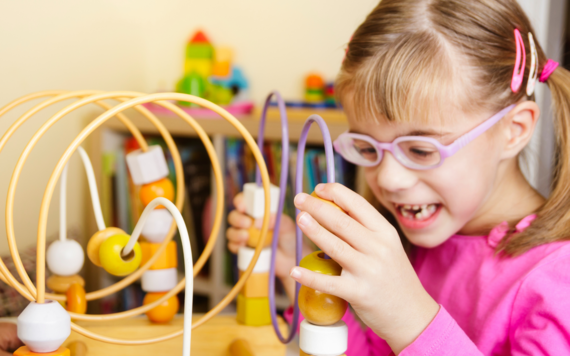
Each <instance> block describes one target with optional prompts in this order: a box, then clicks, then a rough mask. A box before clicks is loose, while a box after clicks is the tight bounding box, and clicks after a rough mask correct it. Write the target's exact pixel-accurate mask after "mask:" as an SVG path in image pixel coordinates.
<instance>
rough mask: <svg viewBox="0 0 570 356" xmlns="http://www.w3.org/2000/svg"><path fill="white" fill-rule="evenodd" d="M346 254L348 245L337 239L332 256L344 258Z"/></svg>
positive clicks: (332, 249)
mask: <svg viewBox="0 0 570 356" xmlns="http://www.w3.org/2000/svg"><path fill="white" fill-rule="evenodd" d="M345 252H346V245H345V244H344V242H342V241H340V240H339V239H337V240H336V241H335V242H334V243H333V245H332V247H331V255H333V256H342V255H344V253H345Z"/></svg>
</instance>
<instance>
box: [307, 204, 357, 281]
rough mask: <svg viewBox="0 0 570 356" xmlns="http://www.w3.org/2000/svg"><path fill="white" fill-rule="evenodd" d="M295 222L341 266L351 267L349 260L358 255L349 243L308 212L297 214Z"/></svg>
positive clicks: (353, 259) (351, 260) (355, 258)
mask: <svg viewBox="0 0 570 356" xmlns="http://www.w3.org/2000/svg"><path fill="white" fill-rule="evenodd" d="M333 209H334V208H333ZM339 213H340V212H339ZM340 214H342V213H340ZM297 223H298V224H299V227H300V228H301V230H302V231H303V233H304V234H305V235H307V237H308V238H309V239H311V241H313V242H314V243H315V244H316V245H317V246H319V247H320V248H321V250H323V252H324V253H326V254H327V255H329V256H330V257H331V258H332V259H333V260H335V261H336V262H338V263H339V264H340V265H341V266H342V267H343V268H347V269H349V270H350V269H351V265H352V263H351V262H353V261H355V260H357V258H358V257H357V252H356V251H355V250H354V249H353V248H352V247H351V246H350V245H349V244H347V243H346V242H345V241H343V240H341V239H339V238H338V237H336V236H335V235H333V234H332V233H331V232H329V231H328V230H327V229H325V228H324V227H322V226H321V225H320V224H319V223H318V222H317V221H316V220H315V219H313V217H312V216H311V215H310V214H309V213H306V212H302V213H301V214H299V216H298V218H297Z"/></svg>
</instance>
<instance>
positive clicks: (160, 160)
mask: <svg viewBox="0 0 570 356" xmlns="http://www.w3.org/2000/svg"><path fill="white" fill-rule="evenodd" d="M127 166H128V167H129V172H130V173H131V178H132V179H133V183H135V184H136V185H140V184H147V183H152V182H156V181H157V180H159V179H162V178H164V177H166V176H168V165H167V164H166V159H165V158H164V152H163V151H162V147H160V146H158V145H154V146H149V147H148V151H146V152H143V151H142V150H136V151H133V152H131V153H129V154H128V155H127Z"/></svg>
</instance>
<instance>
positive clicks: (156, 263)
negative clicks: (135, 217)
mask: <svg viewBox="0 0 570 356" xmlns="http://www.w3.org/2000/svg"><path fill="white" fill-rule="evenodd" d="M38 98H43V99H44V100H43V101H42V102H41V103H39V104H37V105H36V106H34V107H33V108H32V109H30V110H28V111H27V112H26V113H25V114H24V115H23V116H21V117H20V118H19V119H18V120H16V121H15V122H14V124H12V126H10V128H9V129H8V130H7V131H6V133H4V135H3V136H2V137H1V138H0V151H1V150H2V148H4V147H5V145H6V143H7V142H8V140H9V139H10V138H11V137H12V135H13V134H14V132H15V131H16V130H17V129H18V128H19V127H20V126H21V125H22V124H23V123H24V122H26V120H28V119H29V118H30V117H31V116H33V115H34V114H35V113H37V112H39V111H41V110H42V109H44V108H46V107H49V106H51V105H53V104H56V103H59V102H61V101H64V100H69V99H73V98H76V99H79V100H78V101H76V102H74V103H72V104H70V105H68V106H66V107H65V108H63V109H61V110H60V111H59V112H57V113H56V114H55V115H54V116H52V117H51V118H50V119H49V120H48V121H47V122H46V123H44V124H43V125H42V127H41V128H40V129H39V130H38V131H37V132H36V133H35V134H34V136H33V137H32V139H31V140H30V142H29V143H28V144H27V146H26V148H25V149H24V152H23V153H22V155H21V156H20V158H19V160H18V162H17V164H16V168H15V169H14V173H13V175H12V179H11V183H10V186H9V189H8V197H7V209H6V227H7V239H8V244H9V246H10V249H11V251H12V256H13V258H14V264H15V266H16V269H17V271H18V274H19V276H20V278H21V280H22V282H23V284H22V283H20V282H19V281H18V280H17V279H16V278H15V277H14V276H13V275H12V274H11V273H10V271H8V269H7V268H6V266H5V264H4V263H3V262H2V261H1V260H0V280H2V281H3V282H5V283H7V284H8V285H10V286H12V287H13V288H15V289H16V290H17V291H18V292H19V293H20V294H22V295H23V296H25V297H26V298H27V299H29V300H30V301H31V303H30V304H29V305H28V307H27V308H26V309H25V310H24V312H23V313H22V314H21V315H20V317H19V318H18V336H19V337H20V339H21V340H22V341H24V343H25V344H26V346H24V347H22V348H20V349H19V350H18V351H16V353H15V355H44V356H45V355H54V356H55V355H69V350H68V349H66V348H64V347H62V344H63V342H64V341H65V340H66V339H67V338H68V336H69V335H70V332H71V330H74V331H75V332H77V333H79V334H82V335H85V336H87V337H89V338H92V339H95V340H98V341H102V342H107V343H113V344H118V345H143V344H148V343H155V342H160V341H164V340H168V339H172V338H175V337H177V336H179V335H183V354H184V355H189V354H190V342H191V330H192V328H191V327H192V320H191V316H192V295H193V276H195V275H196V274H197V273H199V272H200V270H201V268H202V267H203V266H204V263H205V262H206V260H207V258H208V257H209V255H210V253H211V251H212V249H213V245H214V244H215V242H216V238H217V236H218V233H219V230H220V225H221V222H222V218H223V196H224V187H223V177H222V173H221V169H220V165H219V162H218V160H217V156H216V152H215V150H214V148H213V145H212V143H211V141H210V139H209V137H208V136H207V134H206V133H205V132H204V130H203V129H202V128H201V127H200V126H199V125H198V124H197V123H196V121H194V120H193V119H192V118H191V117H190V116H189V115H188V114H186V113H185V112H184V111H183V110H181V109H180V108H179V107H177V106H175V105H173V104H171V103H170V102H169V100H178V101H188V102H192V103H195V104H198V105H201V106H203V107H206V108H208V109H210V110H213V111H215V112H217V113H218V114H219V115H221V116H222V117H224V118H225V119H226V120H228V121H229V122H230V123H232V124H233V125H234V126H235V127H236V128H237V129H238V131H239V132H241V133H242V134H243V135H244V138H245V140H246V142H247V143H248V144H249V145H250V148H251V150H252V152H253V154H254V157H255V159H256V160H257V161H258V164H259V165H260V167H261V179H262V185H263V187H264V190H265V192H266V194H265V205H266V206H267V208H266V209H264V211H263V221H262V228H261V238H260V245H259V246H257V247H256V249H255V250H254V251H253V256H252V258H251V263H250V264H249V265H248V266H247V267H246V268H245V269H244V270H243V273H242V276H241V277H240V280H239V281H238V282H237V283H236V285H235V286H234V287H233V288H232V290H231V291H230V292H229V293H228V295H227V296H226V297H225V298H224V299H223V300H222V302H220V303H219V304H218V305H217V306H216V307H215V308H214V309H213V310H212V311H211V312H210V313H208V314H207V315H205V316H204V317H202V318H200V319H198V320H197V321H196V322H195V325H201V324H203V323H204V322H205V321H207V320H208V319H210V318H212V317H213V316H214V315H215V314H217V313H218V312H219V311H220V310H222V309H223V308H225V307H226V306H227V305H228V304H229V303H230V302H231V301H232V300H233V299H234V298H235V296H236V295H237V294H238V292H239V291H240V290H241V289H242V288H243V287H244V285H245V282H246V280H247V279H248V277H249V276H250V275H251V273H252V271H253V270H254V267H255V266H256V262H257V259H258V257H259V256H260V255H261V253H262V245H263V244H264V240H265V237H266V234H267V230H268V225H269V199H270V197H269V177H268V174H267V169H266V167H265V164H264V162H263V156H262V154H261V152H260V151H259V149H258V148H257V146H256V145H255V141H254V140H253V138H252V137H251V135H250V134H249V133H248V132H247V130H246V129H245V128H244V127H243V126H242V125H241V124H240V123H239V121H237V119H235V118H234V117H233V116H231V115H230V114H228V113H227V112H226V111H224V110H223V109H221V108H219V107H218V106H216V105H214V104H212V103H210V102H208V101H206V100H203V99H201V98H197V97H194V96H190V95H186V94H180V93H158V94H152V95H144V94H140V93H133V92H111V93H105V92H100V91H77V92H65V91H48V92H41V93H35V94H31V95H27V96H25V97H23V98H20V99H18V100H15V101H13V102H12V103H10V104H8V105H7V106H5V107H4V108H2V109H0V116H2V115H4V114H5V113H6V112H8V111H10V110H11V109H13V108H15V107H17V106H19V105H20V104H23V103H26V102H28V101H30V100H34V99H38ZM107 99H117V100H119V101H120V104H119V105H117V106H115V107H111V106H110V105H109V104H107V103H106V102H105V100H107ZM149 102H156V104H157V105H161V106H163V107H165V108H167V109H169V110H171V111H173V112H174V113H175V114H177V115H179V116H180V117H181V118H182V119H183V120H185V121H186V122H187V123H188V124H190V125H191V126H192V127H193V129H194V130H195V131H196V132H197V133H198V136H199V137H200V139H201V140H202V142H203V143H204V145H205V147H206V150H207V152H208V154H209V157H210V160H211V162H212V166H213V172H214V177H215V186H216V189H217V191H218V192H219V194H218V195H217V198H216V207H217V208H216V213H215V216H214V224H213V228H212V232H211V236H210V238H209V240H208V243H207V244H206V248H205V251H204V253H203V254H202V255H201V256H200V258H199V259H198V260H197V261H196V264H193V262H192V253H191V249H190V244H189V237H188V231H187V230H186V227H185V224H184V220H183V219H182V216H181V215H180V212H179V209H180V208H181V207H182V204H183V197H184V185H183V182H184V179H182V178H181V177H182V173H183V172H182V163H181V160H180V155H179V153H178V150H177V148H176V145H175V144H174V141H173V139H172V137H171V136H170V134H169V133H168V131H167V130H166V129H165V128H164V126H163V125H162V124H161V122H160V121H159V120H158V119H157V118H156V117H154V115H153V114H152V113H150V112H149V111H148V110H147V109H145V107H144V106H142V105H144V104H145V103H149ZM91 103H96V104H98V105H100V106H102V107H103V108H104V109H106V110H107V111H106V112H104V113H103V114H101V115H100V116H99V117H97V118H96V119H95V120H94V121H93V122H91V123H90V124H89V125H88V126H87V127H86V128H85V129H84V130H83V131H82V132H81V133H80V134H79V135H78V136H77V138H76V139H74V140H73V142H72V143H71V144H70V146H69V147H68V148H67V149H66V151H65V152H64V154H63V155H62V157H61V159H60V160H59V162H58V164H57V165H56V167H55V169H54V171H53V173H52V175H51V177H50V179H49V181H48V184H47V187H46V191H45V193H44V197H43V200H42V205H41V209H40V218H39V228H38V239H37V250H38V258H37V281H36V285H34V284H33V283H32V281H31V280H30V278H29V276H28V275H27V274H26V272H25V270H24V267H23V265H22V261H21V259H20V257H19V255H18V253H17V251H18V248H17V245H16V241H17V239H16V235H15V231H14V223H13V219H14V209H13V206H14V200H15V192H16V187H17V183H18V180H19V177H20V175H21V172H22V167H23V165H24V164H25V162H26V160H27V158H28V156H29V155H30V152H31V151H32V150H33V148H34V146H35V144H36V143H37V142H38V140H39V139H40V138H41V136H42V135H44V134H45V133H46V132H47V131H48V130H49V128H50V127H51V126H52V125H54V124H55V123H56V122H57V121H58V120H60V119H61V118H62V117H63V116H65V115H66V114H68V113H70V112H72V111H74V110H76V109H78V108H80V107H83V106H85V105H88V104H91ZM129 108H134V109H135V110H137V111H139V112H140V113H141V114H142V115H144V116H145V117H146V118H148V119H149V120H150V121H151V123H152V124H153V125H154V126H155V127H156V128H157V129H158V131H159V132H160V133H161V134H162V135H163V138H164V140H165V142H166V145H167V146H168V149H169V150H170V153H171V155H172V157H173V160H174V166H175V171H176V174H177V177H178V179H177V182H178V183H177V187H176V196H175V197H174V203H173V202H171V201H170V200H169V199H167V197H169V196H168V195H169V194H165V193H164V191H161V192H159V191H157V190H155V189H152V190H151V191H152V192H151V193H149V194H151V195H152V196H153V197H154V199H152V200H151V201H150V202H149V203H148V205H147V206H146V208H145V210H144V211H143V213H142V215H141V217H140V220H139V221H138V223H137V225H136V227H135V229H134V231H133V232H132V234H131V235H130V236H129V235H128V234H125V233H124V232H123V231H121V230H119V229H116V228H108V227H106V226H105V222H104V221H103V219H102V214H100V207H99V208H98V205H99V201H98V196H97V192H96V185H95V184H91V183H95V181H94V178H93V177H92V176H90V174H89V168H91V173H92V167H91V166H90V164H89V165H87V164H86V169H87V171H88V179H89V181H90V190H91V197H92V203H93V205H94V208H95V209H94V210H95V215H96V220H97V226H98V229H99V232H97V233H96V234H94V235H93V237H92V238H91V240H90V242H89V244H88V251H87V254H88V257H89V259H90V260H92V262H93V263H94V264H96V265H101V266H103V267H104V268H106V269H107V270H109V271H110V272H112V273H114V274H117V275H124V274H128V273H129V272H132V271H133V270H134V269H136V267H135V268H133V266H135V265H136V266H138V265H139V264H140V261H141V260H142V249H141V248H140V246H139V243H138V239H139V236H141V233H143V231H146V232H144V233H145V234H146V233H147V232H148V240H149V242H148V243H158V242H156V241H160V240H161V239H162V242H160V247H158V246H151V247H150V248H149V247H148V245H145V251H146V250H148V249H150V250H151V251H155V253H154V255H153V256H152V257H150V258H148V256H147V255H145V261H146V262H145V263H144V264H143V265H142V266H141V267H140V268H139V269H137V270H136V271H134V272H133V273H131V274H129V275H128V276H127V277H125V278H124V279H123V280H121V281H120V282H117V283H116V284H114V285H112V286H109V287H107V288H105V289H102V290H100V291H95V292H90V293H83V292H84V291H83V290H82V288H83V286H84V281H83V279H82V278H81V277H80V276H78V275H77V274H75V273H77V271H78V269H80V268H81V267H80V266H81V265H82V256H83V250H82V249H81V250H79V249H77V246H76V245H75V244H74V243H73V242H69V241H70V240H66V239H65V238H64V237H65V229H62V233H61V234H62V235H61V238H60V240H59V241H56V243H55V244H54V245H53V247H52V248H51V249H50V253H49V254H50V257H49V263H48V267H50V268H53V270H54V271H57V272H58V273H60V274H61V275H59V274H56V275H54V276H52V278H50V280H49V281H48V286H50V288H52V289H53V290H54V291H56V292H58V293H61V294H52V293H46V290H45V285H46V284H45V264H46V226H47V221H48V219H47V217H48V212H49V207H50V201H51V197H52V196H53V192H54V189H55V186H56V184H57V180H58V179H59V177H60V175H61V177H62V185H63V187H65V183H64V181H65V179H66V178H65V177H66V176H65V174H63V172H64V171H66V170H65V168H66V166H67V162H68V161H69V159H70V157H71V155H72V154H73V152H74V151H76V150H77V151H78V152H79V153H80V154H81V153H82V152H83V151H82V150H81V148H80V146H79V145H80V144H81V143H82V142H83V141H84V140H85V139H86V138H87V137H88V135H89V134H90V133H91V132H93V131H94V130H95V129H97V127H99V126H100V125H101V124H103V123H104V122H105V121H107V120H109V119H110V118H112V117H118V118H119V120H121V121H122V122H123V123H124V124H125V125H126V126H127V127H128V128H129V130H130V131H131V133H132V134H133V136H134V137H135V138H136V140H137V141H138V143H139V146H140V147H141V153H140V154H135V155H134V156H133V157H131V158H132V160H131V161H132V162H134V163H132V162H131V163H129V169H130V172H131V175H132V178H133V181H135V182H140V183H138V184H153V183H154V182H156V181H157V180H160V179H163V178H164V177H165V175H164V166H163V161H162V160H163V159H164V157H163V155H161V152H159V151H158V149H157V148H154V147H148V145H147V144H146V141H145V140H144V139H143V137H142V135H141V133H140V131H139V130H138V129H137V128H136V127H135V126H134V125H133V124H132V122H131V121H130V120H129V119H128V118H127V117H126V116H125V115H124V114H122V112H123V111H124V110H127V109H129ZM83 153H84V152H83ZM82 158H83V157H82ZM167 185H168V184H167ZM64 191H65V189H62V192H64ZM62 196H63V197H65V195H64V193H62ZM62 202H65V199H63V201H62ZM62 206H65V203H63V204H62ZM159 207H164V208H165V209H158V208H159ZM155 209H158V210H155ZM160 210H167V211H168V213H169V216H170V217H171V218H168V217H167V215H166V214H164V213H158V214H157V213H155V212H156V211H160ZM62 211H63V212H65V209H64V208H63V209H62ZM64 217H65V214H62V215H61V216H60V223H62V222H65V218H64ZM150 219H154V220H156V221H154V222H152V224H149V225H150V226H151V228H149V229H146V230H145V228H144V226H145V225H146V223H147V221H149V220H150ZM167 222H170V223H172V222H174V223H175V224H170V225H171V226H169V227H168V231H167V232H165V230H166V229H165V228H164V226H166V225H168V224H167ZM63 226H65V224H63ZM176 227H178V232H179V233H180V236H181V241H182V247H183V255H184V259H185V274H186V276H187V277H188V280H182V281H180V282H177V283H172V279H171V278H172V273H171V272H170V271H172V270H174V271H175V268H159V269H151V267H155V268H156V267H171V266H172V265H175V264H176V262H173V260H172V259H171V258H170V257H171V256H172V251H173V248H172V244H171V243H170V242H171V239H172V237H173V235H174V230H175V228H176ZM137 246H138V247H137ZM70 251H71V252H70ZM52 255H53V256H52ZM78 255H81V256H78ZM165 256H166V257H165ZM58 258H62V259H65V260H66V261H70V264H69V265H63V264H61V263H59V261H58ZM147 258H148V260H147ZM83 260H84V257H83ZM80 262H81V263H80ZM141 276H142V277H143V281H142V282H143V288H145V289H147V290H149V292H150V293H148V295H147V296H148V297H147V298H148V299H147V301H146V303H145V305H143V306H142V307H139V308H135V309H132V310H129V311H126V312H123V313H120V314H109V315H86V314H81V313H82V312H84V309H85V305H86V304H85V303H86V302H87V301H90V300H95V299H98V298H102V297H105V296H107V295H109V294H111V293H114V292H117V291H119V290H120V289H122V288H123V287H125V286H127V285H129V284H130V283H132V282H133V281H135V280H136V279H138V278H140V277H141ZM174 278H175V280H176V276H174ZM163 284H165V285H169V286H170V287H172V286H174V287H173V288H172V289H170V290H165V289H163V287H164V286H163ZM183 288H186V293H185V298H186V299H185V314H184V328H183V329H182V330H178V331H176V332H172V333H170V334H167V335H162V336H158V337H153V338H150V339H139V340H122V339H119V338H116V337H111V336H103V335H99V334H97V333H94V332H91V331H89V330H87V329H85V328H83V327H81V326H79V325H77V324H75V321H76V320H78V321H91V322H105V321H107V322H108V321H112V320H118V319H123V318H129V317H133V316H136V315H140V314H142V313H148V316H149V318H150V319H151V320H154V321H156V322H164V321H166V320H170V319H171V318H172V315H174V314H175V313H176V310H177V309H178V305H177V301H178V300H177V298H176V294H177V293H178V292H180V291H181V290H182V289H183ZM159 289H160V291H158V290H159ZM155 292H156V294H153V293H155ZM62 293H65V294H62ZM46 298H47V299H46ZM66 300H67V302H68V303H67V306H68V309H70V311H66V310H65V309H63V307H62V306H61V305H60V304H59V303H57V302H58V301H59V302H65V301H66ZM71 318H73V320H74V322H71Z"/></svg>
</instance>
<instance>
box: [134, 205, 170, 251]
mask: <svg viewBox="0 0 570 356" xmlns="http://www.w3.org/2000/svg"><path fill="white" fill-rule="evenodd" d="M173 221H174V218H173V217H172V214H170V212H169V211H168V209H154V210H153V211H151V212H150V214H149V215H148V219H147V220H146V221H145V223H144V226H143V228H142V231H141V235H142V236H143V237H144V238H145V239H146V240H147V241H148V242H152V243H155V244H158V243H161V242H162V241H164V239H165V238H166V235H167V234H168V231H170V227H171V226H172V222H173Z"/></svg>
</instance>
